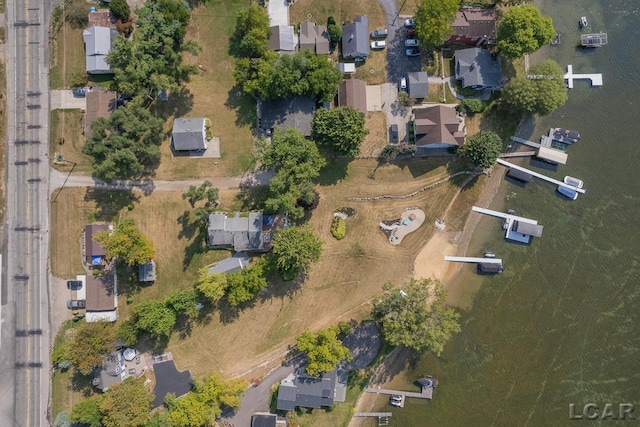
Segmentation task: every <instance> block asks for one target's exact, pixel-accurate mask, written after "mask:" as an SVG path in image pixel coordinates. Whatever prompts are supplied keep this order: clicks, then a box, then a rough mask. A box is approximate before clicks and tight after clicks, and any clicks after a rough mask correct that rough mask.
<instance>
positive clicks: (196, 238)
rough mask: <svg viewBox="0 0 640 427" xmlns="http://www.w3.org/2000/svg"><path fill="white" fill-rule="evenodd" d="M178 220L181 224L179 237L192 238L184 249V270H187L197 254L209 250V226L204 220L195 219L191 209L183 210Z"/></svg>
mask: <svg viewBox="0 0 640 427" xmlns="http://www.w3.org/2000/svg"><path fill="white" fill-rule="evenodd" d="M176 220H177V222H178V224H180V226H181V229H180V232H179V233H178V238H179V239H187V240H192V241H191V243H190V244H189V245H187V246H186V247H185V249H184V258H183V259H182V271H185V270H186V269H187V268H188V267H189V265H190V264H191V260H193V257H194V256H195V255H197V254H202V253H205V252H207V251H208V250H209V245H208V234H207V228H206V226H205V224H204V223H203V222H202V221H199V220H197V219H193V218H192V217H191V212H189V211H185V212H183V213H182V215H180V216H179V217H178V218H176Z"/></svg>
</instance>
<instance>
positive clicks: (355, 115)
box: [311, 107, 369, 157]
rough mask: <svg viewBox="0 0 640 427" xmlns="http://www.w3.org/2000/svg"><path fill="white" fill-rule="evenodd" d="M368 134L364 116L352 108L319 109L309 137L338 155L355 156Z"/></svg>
mask: <svg viewBox="0 0 640 427" xmlns="http://www.w3.org/2000/svg"><path fill="white" fill-rule="evenodd" d="M368 133H369V131H368V130H367V129H366V128H365V126H364V114H362V113H361V112H360V111H358V110H356V109H355V108H353V107H337V108H334V109H332V110H327V109H326V108H320V109H318V110H317V111H316V114H315V116H314V118H313V122H311V137H312V138H313V139H314V140H315V141H316V143H318V144H322V145H325V146H327V147H329V148H331V149H332V150H333V151H334V152H335V153H336V154H338V155H345V156H352V157H354V156H357V155H358V154H359V153H360V144H361V143H362V141H364V138H365V137H366V136H367V134H368Z"/></svg>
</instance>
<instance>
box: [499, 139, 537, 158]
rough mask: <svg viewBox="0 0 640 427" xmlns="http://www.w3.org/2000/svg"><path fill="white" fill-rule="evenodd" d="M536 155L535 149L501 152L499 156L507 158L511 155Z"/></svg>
mask: <svg viewBox="0 0 640 427" xmlns="http://www.w3.org/2000/svg"><path fill="white" fill-rule="evenodd" d="M512 138H515V137H513V136H512ZM516 142H518V141H516ZM535 155H536V152H535V151H514V152H513V153H500V156H498V157H500V158H502V159H506V158H509V157H531V156H535Z"/></svg>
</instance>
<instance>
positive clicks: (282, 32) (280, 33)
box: [269, 25, 296, 53]
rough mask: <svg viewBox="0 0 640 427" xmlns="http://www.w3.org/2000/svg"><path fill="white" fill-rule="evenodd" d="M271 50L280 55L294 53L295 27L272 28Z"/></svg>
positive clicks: (270, 37)
mask: <svg viewBox="0 0 640 427" xmlns="http://www.w3.org/2000/svg"><path fill="white" fill-rule="evenodd" d="M269 49H271V50H273V51H276V52H280V53H293V52H294V51H295V49H296V45H295V42H294V38H293V27H292V26H291V25H276V26H273V27H271V36H269Z"/></svg>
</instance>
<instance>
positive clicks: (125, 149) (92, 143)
mask: <svg viewBox="0 0 640 427" xmlns="http://www.w3.org/2000/svg"><path fill="white" fill-rule="evenodd" d="M162 126H163V122H162V120H161V119H158V118H156V117H153V116H152V115H151V113H150V112H149V111H148V110H146V109H144V108H142V107H140V106H138V105H136V104H135V103H129V104H128V105H127V106H126V107H120V108H118V109H116V110H115V111H114V112H113V113H111V115H110V116H109V118H103V117H100V118H98V119H96V120H95V121H94V122H93V124H92V125H91V129H92V130H93V135H92V137H91V139H90V140H88V141H87V142H86V143H85V144H84V146H83V147H82V151H83V152H84V153H85V154H87V155H89V156H91V157H93V164H94V175H96V176H97V177H99V178H102V179H105V180H109V181H110V180H113V179H117V178H131V177H135V176H138V175H140V174H141V173H142V172H143V171H144V169H145V168H146V167H148V166H152V165H154V164H156V163H158V162H159V161H160V149H159V148H158V147H159V145H160V143H161V142H162Z"/></svg>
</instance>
